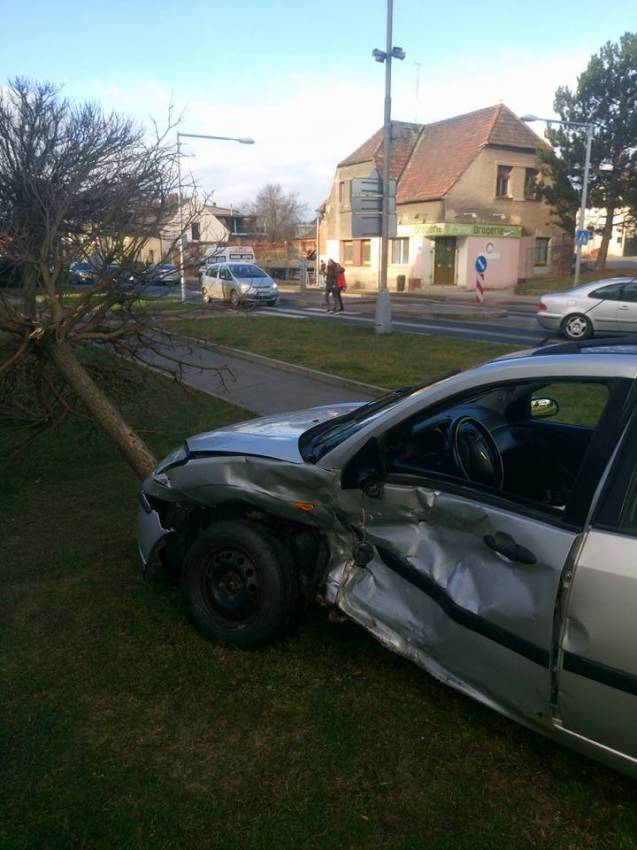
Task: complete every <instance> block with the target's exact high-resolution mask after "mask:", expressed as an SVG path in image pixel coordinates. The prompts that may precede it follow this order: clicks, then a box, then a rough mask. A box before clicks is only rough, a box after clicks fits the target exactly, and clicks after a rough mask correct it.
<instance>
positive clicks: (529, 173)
mask: <svg viewBox="0 0 637 850" xmlns="http://www.w3.org/2000/svg"><path fill="white" fill-rule="evenodd" d="M537 178H538V170H537V168H525V169H524V197H525V198H526V199H527V200H537Z"/></svg>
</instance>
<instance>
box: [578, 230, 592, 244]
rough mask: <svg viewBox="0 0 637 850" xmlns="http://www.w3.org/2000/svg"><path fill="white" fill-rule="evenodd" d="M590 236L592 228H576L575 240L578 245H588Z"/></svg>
mask: <svg viewBox="0 0 637 850" xmlns="http://www.w3.org/2000/svg"><path fill="white" fill-rule="evenodd" d="M590 238H591V232H590V230H576V231H575V242H576V243H577V244H578V245H588V242H589V240H590Z"/></svg>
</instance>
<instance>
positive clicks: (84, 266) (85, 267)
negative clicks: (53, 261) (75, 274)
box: [73, 262, 93, 272]
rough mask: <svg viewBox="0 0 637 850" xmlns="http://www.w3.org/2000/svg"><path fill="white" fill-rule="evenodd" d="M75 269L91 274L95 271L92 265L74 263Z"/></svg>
mask: <svg viewBox="0 0 637 850" xmlns="http://www.w3.org/2000/svg"><path fill="white" fill-rule="evenodd" d="M73 268H74V269H75V270H76V271H80V272H90V271H93V266H92V265H91V264H90V263H86V262H83V263H73Z"/></svg>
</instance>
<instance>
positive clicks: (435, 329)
mask: <svg viewBox="0 0 637 850" xmlns="http://www.w3.org/2000/svg"><path fill="white" fill-rule="evenodd" d="M258 314H259V315H260V316H279V317H282V316H285V317H287V318H289V319H300V320H301V321H303V320H306V321H307V320H308V319H324V320H325V321H329V322H338V323H346V324H360V325H367V326H368V327H373V326H374V317H373V316H371V315H369V314H367V315H364V314H362V313H361V312H359V311H356V310H346V311H345V312H344V313H336V314H334V313H328V312H326V310H325V309H324V308H321V307H303V308H298V307H283V306H281V307H272V308H265V309H260V310H259V313H258ZM392 325H393V327H394V328H395V329H396V330H400V331H403V332H405V333H417V334H424V335H443V336H453V337H460V338H463V339H483V340H487V341H489V340H490V341H492V342H502V343H511V344H513V345H528V346H534V345H539V344H540V342H541V341H542V339H543V338H544V335H543V334H542V333H541V332H540V331H528V330H527V331H525V330H523V329H521V328H505V327H502V328H497V327H493V326H492V325H489V326H481V327H478V326H476V325H475V324H473V325H471V324H469V323H467V322H458V323H456V324H452V323H448V322H447V323H445V322H443V321H435V322H430V321H427V320H424V319H422V320H419V321H409V320H406V319H397V318H394V319H393V321H392Z"/></svg>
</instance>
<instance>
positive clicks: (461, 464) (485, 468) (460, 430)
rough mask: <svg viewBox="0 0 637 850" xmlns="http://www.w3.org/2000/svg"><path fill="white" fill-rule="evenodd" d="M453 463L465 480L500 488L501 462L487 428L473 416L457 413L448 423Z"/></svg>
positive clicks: (501, 481)
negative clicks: (449, 423) (457, 415)
mask: <svg viewBox="0 0 637 850" xmlns="http://www.w3.org/2000/svg"><path fill="white" fill-rule="evenodd" d="M449 447H450V449H451V454H452V457H453V462H454V464H455V465H456V468H457V469H458V471H459V472H460V473H461V474H462V475H464V477H465V478H466V479H467V481H473V482H474V483H475V484H487V485H488V486H489V487H496V488H497V489H498V490H500V489H501V488H502V484H503V481H504V464H503V463H502V455H501V454H500V450H499V448H498V446H497V443H496V441H495V440H494V439H493V437H492V435H491V433H490V431H489V429H488V428H487V427H486V426H484V425H483V424H482V422H480V421H479V420H478V419H474V417H473V416H459V417H458V418H457V419H454V421H453V422H452V423H451V425H450V426H449Z"/></svg>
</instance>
